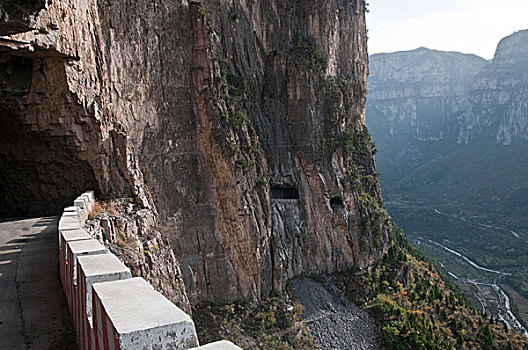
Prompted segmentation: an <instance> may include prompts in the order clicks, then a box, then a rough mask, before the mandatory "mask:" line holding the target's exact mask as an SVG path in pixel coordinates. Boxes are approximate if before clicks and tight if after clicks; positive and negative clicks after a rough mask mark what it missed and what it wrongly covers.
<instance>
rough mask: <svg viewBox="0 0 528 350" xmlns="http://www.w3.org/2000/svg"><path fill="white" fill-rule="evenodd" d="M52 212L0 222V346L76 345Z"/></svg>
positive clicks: (48, 346) (47, 347)
mask: <svg viewBox="0 0 528 350" xmlns="http://www.w3.org/2000/svg"><path fill="white" fill-rule="evenodd" d="M57 220H58V218H56V217H49V218H35V219H25V220H13V221H4V222H0V348H1V349H3V350H10V349H76V343H75V336H74V333H73V328H72V326H71V320H70V315H69V312H68V307H67V304H66V299H65V297H64V294H63V292H62V288H61V286H60V277H59V271H58V249H57Z"/></svg>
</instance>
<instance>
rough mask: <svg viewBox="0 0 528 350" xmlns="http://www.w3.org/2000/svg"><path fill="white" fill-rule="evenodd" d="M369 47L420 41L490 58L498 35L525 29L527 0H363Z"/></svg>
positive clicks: (388, 48) (408, 46) (387, 48)
mask: <svg viewBox="0 0 528 350" xmlns="http://www.w3.org/2000/svg"><path fill="white" fill-rule="evenodd" d="M367 2H368V3H370V6H368V8H369V9H370V13H369V14H367V28H368V30H369V42H368V45H369V53H370V54H373V53H378V52H393V51H402V50H412V49H416V48H417V47H420V46H424V47H427V48H430V49H436V50H443V51H460V52H464V53H474V54H477V55H479V56H482V57H484V58H487V59H490V58H493V54H494V52H495V48H496V47H497V44H498V42H499V40H500V39H502V38H503V37H505V36H507V35H510V34H512V33H513V32H515V31H517V30H520V29H528V0H500V1H498V0H398V1H396V0H367Z"/></svg>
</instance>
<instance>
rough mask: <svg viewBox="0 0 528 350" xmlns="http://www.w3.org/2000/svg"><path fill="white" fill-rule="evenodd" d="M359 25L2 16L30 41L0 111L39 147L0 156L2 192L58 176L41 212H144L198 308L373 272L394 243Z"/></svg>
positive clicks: (302, 12) (356, 11)
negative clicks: (356, 270) (93, 207)
mask: <svg viewBox="0 0 528 350" xmlns="http://www.w3.org/2000/svg"><path fill="white" fill-rule="evenodd" d="M3 7H4V8H3V10H2V11H3V12H2V13H7V14H9V11H10V8H9V7H6V6H5V5H4V4H3ZM364 11H365V8H364V2H363V0H354V1H349V0H333V1H322V0H305V1H301V2H295V3H289V2H282V1H276V0H266V1H250V0H245V1H244V0H233V1H226V0H214V1H213V0H207V1H203V2H201V3H200V2H198V1H196V2H190V3H189V2H188V1H186V0H180V1H172V2H166V1H150V2H144V1H129V2H126V3H122V2H107V1H96V0H91V1H87V2H83V3H82V4H79V3H78V2H75V1H61V2H53V3H52V4H47V5H46V6H45V8H43V9H37V10H35V11H34V12H32V13H31V14H30V15H27V14H23V15H20V14H18V13H17V12H16V11H15V12H13V14H12V15H9V16H3V17H2V18H3V19H4V21H3V24H2V26H0V29H1V28H4V29H5V30H4V31H3V32H2V34H4V35H7V34H12V32H13V28H15V27H14V25H15V24H16V25H20V23H22V24H23V25H24V26H25V28H28V29H29V28H31V30H30V31H27V32H23V33H18V34H13V35H11V36H9V37H7V36H4V37H2V38H1V39H0V44H1V45H2V47H1V49H2V50H1V52H2V53H1V58H0V61H1V69H2V75H0V77H1V78H2V79H1V80H2V85H1V86H2V91H1V94H0V99H1V100H0V102H1V104H2V107H1V108H2V110H3V111H4V110H5V111H9V113H10V115H12V117H11V118H12V120H13V121H15V122H17V123H19V124H21V125H20V127H16V128H14V127H13V128H14V129H16V130H18V132H19V133H20V134H22V136H23V137H26V138H29V139H31V140H33V141H34V143H35V146H34V147H33V148H32V149H31V150H30V151H28V152H27V154H29V156H28V158H27V159H25V163H24V164H22V163H23V162H21V161H20V153H19V147H17V145H16V142H15V141H2V142H4V143H5V144H6V145H5V147H2V148H1V149H2V150H6V151H2V152H1V157H0V159H1V160H2V162H4V163H5V162H8V161H11V164H12V165H11V168H12V169H14V170H13V174H12V175H10V177H9V178H10V179H11V183H12V185H10V186H4V187H2V191H1V192H0V194H2V195H3V196H4V197H5V199H6V200H8V201H9V200H14V198H17V196H19V195H22V194H21V193H20V192H21V191H20V190H19V189H20V186H22V185H24V184H25V183H26V181H25V180H24V179H23V177H20V176H19V174H27V173H29V171H27V170H24V169H26V168H27V167H26V168H25V167H24V166H25V165H28V166H31V167H34V168H35V169H37V171H36V173H37V175H35V176H36V179H35V180H34V182H36V183H40V184H42V183H43V182H44V183H46V166H51V165H50V164H62V166H63V167H64V174H65V178H64V179H63V180H60V181H57V183H49V181H48V182H47V183H46V184H47V187H46V188H47V192H45V194H44V195H42V196H41V198H40V202H39V203H40V205H36V206H37V209H38V208H39V207H40V208H42V206H44V205H46V203H48V202H47V200H48V198H50V197H51V198H55V199H56V204H57V203H58V204H60V203H59V202H60V201H61V198H64V197H69V196H73V195H74V193H75V194H76V192H79V189H77V187H90V186H93V187H94V188H95V189H96V191H97V192H98V195H99V196H100V197H117V196H133V197H134V198H135V199H136V202H137V204H138V205H140V206H142V207H144V208H146V209H147V210H149V211H151V212H152V213H153V215H154V216H155V218H156V225H149V227H151V229H152V230H156V231H157V232H159V233H160V234H161V236H162V237H163V239H164V240H166V241H167V243H168V246H169V247H171V249H173V250H174V254H175V256H176V258H177V259H178V260H179V263H180V267H181V272H182V275H183V280H184V282H185V288H186V291H187V295H188V296H189V298H190V299H191V301H193V302H196V301H200V300H208V299H214V300H234V299H242V298H259V297H260V296H261V295H266V294H268V293H269V292H270V291H271V290H273V289H275V290H282V289H283V288H284V286H285V281H286V280H287V279H288V278H291V277H293V276H295V275H299V274H311V273H331V272H334V271H338V270H342V269H345V268H350V267H352V266H358V267H362V266H368V265H370V264H372V263H373V262H374V261H375V260H377V259H379V258H380V257H381V256H382V255H383V253H384V251H385V250H386V245H387V241H388V234H387V230H388V228H387V219H386V217H385V214H384V212H383V211H382V210H381V209H380V200H381V197H380V192H379V185H378V181H377V178H376V172H375V168H374V163H373V155H372V144H371V141H370V136H369V135H368V132H366V129H365V128H364V123H365V113H364V105H365V92H366V79H367V73H368V68H367V61H368V59H367V54H366V29H365V22H364ZM6 18H7V20H6ZM12 18H16V19H17V20H16V21H14V20H13V21H14V22H16V23H14V22H13V23H14V24H13V25H11V24H10V21H12ZM19 18H20V20H19ZM19 59H22V60H24V62H25V65H20V64H17V65H14V64H13V63H12V61H13V60H19ZM13 67H16V68H13ZM13 72H15V73H16V74H15V73H13ZM14 74H15V75H14ZM18 76H23V77H27V79H26V80H25V81H26V83H25V85H23V86H21V87H19V86H18V85H17V84H18V82H19V81H20V79H18V78H16V77H18ZM13 77H15V78H16V79H15V78H13ZM13 82H16V83H13ZM9 125H14V124H13V123H9ZM41 137H43V138H49V142H47V143H45V144H42V143H39V140H41ZM24 144H25V143H24ZM62 144H68V147H63V146H62ZM51 149H53V150H55V152H48V151H49V150H51ZM37 155H41V156H37ZM42 155H45V156H42ZM74 167H75V168H76V169H84V170H83V171H81V173H82V175H78V173H77V172H75V173H72V174H69V173H68V171H70V170H71V169H73V168H74ZM4 176H7V175H3V177H4ZM28 176H29V175H28ZM75 177H77V178H80V179H84V180H82V181H80V182H81V183H79V182H75V181H72V180H73V179H74V178H75ZM43 179H44V180H43ZM71 183H76V185H68V184H71ZM40 186H41V187H42V185H40ZM61 186H62V187H61ZM72 186H73V187H72ZM69 187H72V188H69ZM83 189H84V188H83ZM40 191H41V189H39V188H35V189H31V191H30V192H29V193H30V194H31V193H40ZM68 199H69V198H66V200H68ZM6 210H7V209H6ZM24 210H28V208H20V210H19V211H24ZM166 277H167V278H170V277H171V276H166Z"/></svg>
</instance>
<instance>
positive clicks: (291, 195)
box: [271, 186, 299, 199]
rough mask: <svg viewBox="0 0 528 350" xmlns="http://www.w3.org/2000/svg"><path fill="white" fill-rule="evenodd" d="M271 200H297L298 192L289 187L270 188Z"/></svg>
mask: <svg viewBox="0 0 528 350" xmlns="http://www.w3.org/2000/svg"><path fill="white" fill-rule="evenodd" d="M271 198H272V199H299V190H297V188H295V187H291V186H272V187H271Z"/></svg>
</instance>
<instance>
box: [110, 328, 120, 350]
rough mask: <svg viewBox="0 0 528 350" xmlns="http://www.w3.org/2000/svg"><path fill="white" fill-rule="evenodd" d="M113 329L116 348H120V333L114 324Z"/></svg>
mask: <svg viewBox="0 0 528 350" xmlns="http://www.w3.org/2000/svg"><path fill="white" fill-rule="evenodd" d="M112 330H113V333H114V349H116V350H118V349H120V347H119V333H117V330H116V329H115V327H113V326H112Z"/></svg>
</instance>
